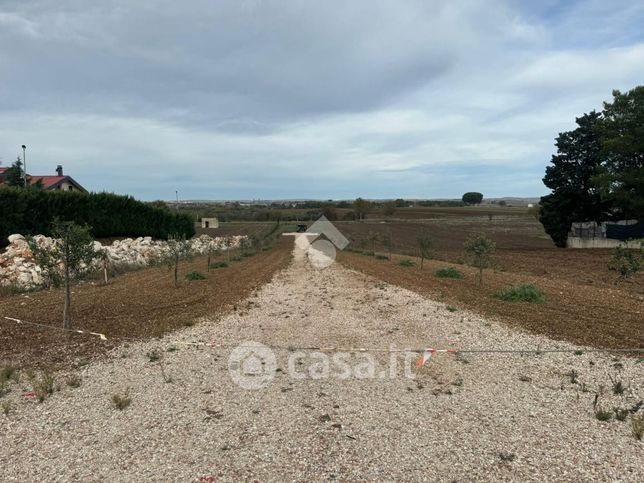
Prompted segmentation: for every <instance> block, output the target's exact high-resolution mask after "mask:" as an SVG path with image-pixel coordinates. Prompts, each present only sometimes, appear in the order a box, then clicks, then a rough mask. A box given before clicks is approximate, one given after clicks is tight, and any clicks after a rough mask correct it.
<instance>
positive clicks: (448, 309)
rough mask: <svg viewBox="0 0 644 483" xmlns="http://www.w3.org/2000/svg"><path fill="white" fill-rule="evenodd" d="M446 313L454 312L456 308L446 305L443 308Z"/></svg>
mask: <svg viewBox="0 0 644 483" xmlns="http://www.w3.org/2000/svg"><path fill="white" fill-rule="evenodd" d="M445 308H446V309H447V311H448V312H456V311H457V310H458V309H457V308H456V307H452V306H451V305H448V306H447V307H445Z"/></svg>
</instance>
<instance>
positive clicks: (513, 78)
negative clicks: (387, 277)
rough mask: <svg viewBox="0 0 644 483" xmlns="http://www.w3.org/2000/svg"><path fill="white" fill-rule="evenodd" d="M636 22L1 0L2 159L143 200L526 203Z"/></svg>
mask: <svg viewBox="0 0 644 483" xmlns="http://www.w3.org/2000/svg"><path fill="white" fill-rule="evenodd" d="M607 19H608V20H609V21H607ZM642 23H644V10H643V8H642V7H641V5H640V4H639V2H635V1H632V2H629V1H620V2H619V4H618V5H616V4H611V8H608V7H606V4H605V3H604V2H579V3H568V4H566V5H565V6H562V4H560V3H558V2H540V3H538V4H537V3H534V4H533V3H529V4H527V3H526V2H519V1H510V0H508V1H497V2H490V1H475V0H472V1H466V2H447V1H440V2H439V1H437V2H426V1H421V0H410V1H406V2H400V1H394V0H391V1H385V0H370V1H368V0H362V1H357V0H356V1H352V2H319V1H312V0H308V1H298V2H289V1H277V0H263V1H260V0H252V1H250V0H246V1H244V0H237V1H232V0H230V1H223V0H222V1H217V2H211V1H205V0H196V1H190V2H171V1H166V0H154V1H146V2H131V1H125V0H105V1H103V2H90V3H88V2H86V1H83V0H58V1H53V0H34V1H31V2H24V1H13V0H9V1H7V0H5V1H3V2H1V3H0V66H1V67H2V75H1V78H0V132H1V133H2V136H0V157H1V158H2V159H3V160H4V161H5V163H6V162H9V161H11V160H12V159H14V158H15V155H17V154H18V152H19V150H18V149H17V147H18V146H19V145H20V144H22V143H26V144H28V145H29V153H30V158H31V162H32V164H31V166H33V167H34V169H38V170H39V171H40V172H47V171H50V170H51V168H52V166H55V164H58V163H63V164H65V165H66V167H67V171H68V172H73V173H74V175H75V176H76V177H77V178H78V179H79V180H80V181H82V182H84V184H86V185H87V186H88V187H89V188H91V189H94V190H101V189H107V190H110V191H117V192H129V193H132V194H134V195H136V196H140V197H143V198H171V197H172V195H173V194H174V189H180V190H181V191H182V192H183V193H184V195H185V197H187V198H208V197H212V198H224V197H232V198H250V197H269V196H270V197H291V196H299V197H302V196H307V195H306V194H305V193H306V192H307V191H306V190H307V189H308V190H309V193H310V194H309V195H308V196H319V197H322V198H327V197H334V196H335V197H337V196H349V197H353V196H357V195H363V196H372V197H385V196H412V195H413V196H428V197H429V196H449V195H450V194H451V195H458V194H460V192H461V191H463V190H464V189H477V187H480V186H486V187H488V188H486V189H489V190H490V193H489V194H491V195H494V194H496V195H502V194H512V195H521V194H523V195H535V194H540V193H543V192H544V188H543V186H542V185H541V182H540V179H541V177H542V174H543V169H544V165H545V164H546V163H547V161H548V159H549V155H550V153H551V152H552V145H553V139H554V137H555V136H556V134H557V132H559V131H561V130H564V129H568V128H570V127H572V123H573V122H574V118H575V116H578V115H580V114H581V113H582V112H585V111H589V110H591V109H598V108H600V107H601V101H602V100H605V99H607V98H608V97H609V96H610V91H611V89H613V88H621V89H628V88H630V87H633V86H634V85H635V84H636V83H637V82H641V79H642V78H644V39H643V38H642V32H641V29H639V27H638V26H639V25H641V24H642ZM477 166H480V167H482V168H481V169H477ZM494 170H497V172H496V175H495V174H494ZM133 172H134V173H136V174H137V176H134V177H133V176H132V173H133ZM501 173H502V176H503V179H504V180H507V181H506V182H505V183H503V184H499V183H495V182H490V179H495V178H496V179H500V176H501ZM38 174H40V173H38ZM513 180H514V182H513ZM294 186H297V187H298V188H297V190H301V192H298V193H295V192H294V188H293V187H294ZM299 187H303V188H299ZM481 189H482V188H481ZM315 193H317V194H315ZM486 194H487V193H486Z"/></svg>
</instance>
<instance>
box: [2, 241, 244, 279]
mask: <svg viewBox="0 0 644 483" xmlns="http://www.w3.org/2000/svg"><path fill="white" fill-rule="evenodd" d="M33 238H34V241H35V242H36V243H37V244H38V245H39V246H40V247H43V248H48V247H53V245H54V240H53V239H52V238H49V237H46V236H44V235H36V236H34V237H33ZM245 238H246V237H245V236H231V237H215V238H212V237H209V236H208V235H201V236H199V237H197V238H194V239H192V240H189V243H190V248H191V251H192V252H193V253H194V254H200V255H203V254H205V253H207V252H208V251H209V250H211V249H217V250H228V249H235V248H238V247H239V246H240V244H241V242H242V240H243V239H245ZM167 248H168V243H167V242H165V241H157V240H152V238H151V237H139V238H137V239H132V238H126V239H124V240H116V241H115V242H113V243H112V244H111V245H103V244H101V243H100V242H98V241H95V242H94V249H95V250H96V251H102V252H104V253H105V254H106V256H107V261H108V264H110V265H111V266H114V267H119V266H146V265H151V264H153V263H154V262H155V261H157V260H159V259H160V258H161V256H162V255H163V254H164V253H165V252H166V251H167ZM100 264H101V262H100V261H98V260H97V262H96V267H97V268H98V267H99V266H100ZM44 283H45V281H44V279H43V276H42V270H41V268H40V267H39V266H38V265H36V263H35V262H34V261H33V256H32V253H31V250H30V248H29V244H28V243H27V240H26V239H25V237H23V236H22V235H17V234H16V235H11V236H9V246H8V247H7V248H6V249H5V251H4V252H3V253H0V286H3V287H8V286H15V287H19V288H24V289H31V288H35V287H39V286H42V285H43V284H44Z"/></svg>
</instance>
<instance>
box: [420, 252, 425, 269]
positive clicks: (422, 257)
mask: <svg viewBox="0 0 644 483" xmlns="http://www.w3.org/2000/svg"><path fill="white" fill-rule="evenodd" d="M424 261H425V255H421V256H420V269H421V270H422V269H423V262H424Z"/></svg>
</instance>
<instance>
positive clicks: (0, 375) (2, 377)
mask: <svg viewBox="0 0 644 483" xmlns="http://www.w3.org/2000/svg"><path fill="white" fill-rule="evenodd" d="M18 379H19V377H18V369H16V368H15V367H13V366H6V367H3V368H2V370H1V371H0V382H1V381H11V380H13V381H15V382H18Z"/></svg>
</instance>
